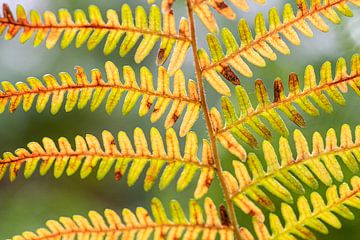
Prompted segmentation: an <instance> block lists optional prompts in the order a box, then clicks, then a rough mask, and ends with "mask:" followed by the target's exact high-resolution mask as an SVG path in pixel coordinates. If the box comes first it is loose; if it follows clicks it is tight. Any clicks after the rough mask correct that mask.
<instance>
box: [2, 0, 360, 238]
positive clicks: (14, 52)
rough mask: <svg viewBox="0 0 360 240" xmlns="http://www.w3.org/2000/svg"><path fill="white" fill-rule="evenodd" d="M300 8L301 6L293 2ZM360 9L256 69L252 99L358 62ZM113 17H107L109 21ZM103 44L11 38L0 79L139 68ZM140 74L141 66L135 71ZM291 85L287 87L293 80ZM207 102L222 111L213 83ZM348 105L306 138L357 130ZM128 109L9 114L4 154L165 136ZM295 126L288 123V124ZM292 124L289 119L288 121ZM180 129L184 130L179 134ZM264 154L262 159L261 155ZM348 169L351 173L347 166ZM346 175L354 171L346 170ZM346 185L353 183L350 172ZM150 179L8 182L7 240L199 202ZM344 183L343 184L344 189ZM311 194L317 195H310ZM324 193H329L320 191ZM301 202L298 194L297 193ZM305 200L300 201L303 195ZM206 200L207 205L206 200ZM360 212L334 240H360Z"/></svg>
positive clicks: (215, 192) (150, 61) (29, 5)
mask: <svg viewBox="0 0 360 240" xmlns="http://www.w3.org/2000/svg"><path fill="white" fill-rule="evenodd" d="M4 2H6V3H8V4H9V5H10V7H11V9H15V6H16V4H22V5H23V6H24V7H25V9H26V10H27V11H29V10H31V9H36V10H38V11H40V12H43V11H45V10H52V11H55V12H56V11H57V9H59V8H67V9H69V10H71V11H73V10H75V9H78V8H82V9H84V10H85V9H87V6H88V5H89V4H96V5H98V6H100V7H101V8H102V10H103V13H105V11H106V9H108V8H113V9H116V10H119V9H120V5H121V4H122V3H124V2H127V3H129V4H130V5H131V6H132V8H133V9H134V8H135V6H136V5H137V4H142V5H143V6H145V7H146V8H149V6H148V4H147V3H146V1H145V0H144V1H140V0H137V1H124V0H121V1H100V0H97V1H95V0H92V1H85V0H83V1H71V0H68V1H65V0H58V1H50V0H46V1H44V0H43V1H35V0H30V1H29V0H9V1H3V0H1V1H0V3H4ZM292 2H295V1H292ZM283 5H284V2H283V1H269V3H267V4H266V5H265V6H260V5H256V4H254V3H252V2H251V3H250V7H251V8H250V9H251V11H249V12H247V13H244V12H240V11H238V17H237V18H238V19H240V17H244V18H246V19H248V20H249V22H250V23H251V24H252V23H253V19H254V16H255V14H256V13H257V12H259V11H261V12H263V13H264V15H266V14H267V11H268V9H270V8H271V7H274V6H275V7H277V8H278V9H280V8H281V7H282V6H283ZM353 10H354V13H355V14H354V15H355V17H353V18H351V19H349V18H345V17H342V19H343V24H341V25H330V29H331V30H330V32H329V33H321V32H319V31H317V30H314V32H315V37H314V38H312V39H307V38H305V37H303V36H301V40H302V42H303V44H302V45H301V46H293V45H290V48H291V51H292V54H291V55H290V56H283V55H281V54H279V57H278V60H277V61H275V62H269V61H267V65H268V66H267V67H266V68H262V69H260V68H256V67H255V66H252V69H253V70H254V78H253V79H245V78H242V84H243V85H244V86H245V87H246V89H248V92H249V94H250V96H251V97H252V98H254V79H256V78H261V79H264V80H265V83H266V84H267V87H268V89H270V90H272V83H273V80H274V78H275V77H280V78H282V79H284V80H287V76H288V74H289V73H290V72H296V73H298V74H299V75H300V76H303V71H304V68H305V66H306V65H307V64H313V65H314V66H315V67H316V69H317V70H318V69H319V66H320V65H321V63H323V62H324V61H326V60H330V61H332V62H333V63H335V61H336V59H337V58H338V57H345V58H346V59H347V60H350V57H351V55H352V54H353V53H356V52H359V48H360V47H359V44H360V42H359V40H358V39H359V38H360V12H359V9H355V8H353ZM175 13H176V18H177V22H178V21H179V19H180V17H181V16H182V15H185V14H186V11H185V9H184V1H183V0H178V1H177V3H176V5H175ZM104 16H105V15H104ZM216 17H217V19H218V20H219V25H220V26H227V27H229V28H230V29H232V30H233V32H236V27H237V23H236V22H229V21H226V20H225V19H224V18H222V17H221V16H220V15H218V14H216ZM197 22H198V27H197V35H198V42H199V45H200V46H201V47H204V48H206V46H205V41H204V40H205V37H206V34H207V31H206V29H205V28H204V27H203V25H202V24H201V23H200V22H199V21H198V19H197ZM102 46H103V43H102V44H100V45H99V46H98V47H97V48H96V49H95V50H93V51H88V50H87V49H86V48H85V47H84V46H83V47H82V48H80V49H76V48H75V47H74V44H72V45H71V46H70V47H69V48H67V49H65V50H61V49H60V47H59V46H58V45H57V46H56V47H55V48H54V49H53V50H51V51H49V50H47V49H46V48H45V46H44V44H42V45H41V46H39V47H37V48H34V47H33V46H32V41H28V42H27V43H26V44H24V45H21V44H20V43H19V41H18V37H17V38H16V39H15V40H13V41H5V40H3V37H2V39H1V41H0V80H1V81H4V80H6V81H11V82H17V81H24V80H25V79H26V77H28V76H35V77H41V76H42V75H43V74H46V73H51V74H54V75H57V74H58V73H59V72H62V71H67V72H70V73H71V74H73V72H74V71H73V68H74V66H75V65H80V66H82V67H84V68H85V70H86V71H87V72H89V71H90V69H92V68H99V69H101V70H103V66H104V63H105V61H106V60H111V61H113V62H114V63H115V64H117V65H118V66H119V67H121V66H122V65H126V64H128V65H132V66H135V64H134V61H133V54H134V51H132V52H131V53H130V54H129V55H128V56H127V57H126V58H120V57H119V56H118V53H117V51H114V52H113V53H112V54H111V55H109V56H104V55H103V53H102ZM190 52H191V51H189V53H188V56H187V59H186V62H185V64H184V66H183V70H184V71H185V72H186V77H187V78H195V74H194V72H193V63H192V56H191V54H190ZM155 56H156V50H153V51H152V54H151V56H149V57H148V58H146V60H145V61H144V62H143V63H142V64H141V65H145V66H148V67H150V68H152V69H154V71H153V72H154V73H156V72H157V70H156V67H155V66H154V59H155ZM135 68H136V69H138V66H135ZM285 82H286V81H285ZM206 87H207V90H208V91H207V96H208V101H209V105H210V106H219V99H220V98H219V95H218V94H216V93H215V92H214V91H213V90H212V89H211V87H209V86H208V85H207V84H206ZM346 99H347V106H346V107H340V106H338V105H334V113H333V114H326V113H325V112H323V111H322V112H321V116H320V117H318V118H311V117H308V116H305V119H306V121H307V126H308V127H307V128H306V129H304V130H303V132H304V134H305V135H306V136H307V138H308V139H309V140H310V139H311V135H312V133H313V132H314V131H319V132H320V133H322V135H324V134H325V133H326V130H327V129H328V128H330V127H333V128H335V129H336V130H339V129H340V126H341V124H343V123H349V124H350V125H351V126H352V127H354V126H356V124H357V123H358V121H359V120H360V117H359V113H360V111H359V104H358V98H357V96H356V95H355V93H353V92H350V93H349V94H347V95H346ZM120 109H121V108H120V107H117V108H116V110H115V111H114V112H113V114H112V115H111V116H109V115H107V114H106V113H105V110H104V106H101V107H100V108H99V109H98V110H97V111H96V112H94V113H91V112H90V111H89V109H88V108H86V109H85V110H81V111H79V110H75V111H73V112H71V113H65V111H64V110H61V111H60V112H59V113H58V114H57V115H55V116H52V115H51V114H50V113H49V108H48V109H47V111H45V112H44V113H41V114H38V113H36V112H35V110H34V109H32V110H30V111H29V112H28V113H24V111H23V110H20V109H19V110H18V111H16V113H13V114H10V113H8V111H5V113H3V114H1V116H0V151H1V152H5V151H11V152H12V151H14V150H15V149H16V148H18V147H24V146H26V144H27V143H28V142H30V141H41V139H42V138H43V137H45V136H46V137H51V138H53V139H57V138H58V137H61V136H64V137H67V138H68V139H70V140H71V141H72V140H73V139H74V137H75V136H76V135H85V134H86V133H92V134H94V135H96V136H99V137H100V136H101V131H102V130H104V129H107V130H109V131H111V132H112V133H114V134H116V133H117V132H118V131H120V130H126V131H127V132H128V134H129V135H130V136H131V135H132V133H133V129H134V128H135V127H137V126H141V127H142V128H143V129H144V130H145V132H147V133H148V130H149V129H150V127H151V126H156V127H158V128H159V129H160V130H161V132H162V133H164V128H163V125H162V124H163V119H162V120H161V121H159V122H158V123H156V124H154V125H152V124H150V121H149V116H146V117H143V118H139V117H138V116H137V109H134V110H133V111H132V112H131V113H130V114H129V115H127V116H122V115H121V111H120ZM286 121H287V120H286ZM287 122H288V121H287ZM288 126H289V130H290V132H292V131H293V130H294V129H296V126H295V125H294V124H293V123H289V124H288ZM178 127H179V124H177V125H176V128H177V129H178ZM193 129H195V131H196V132H197V133H198V135H199V138H206V137H207V133H206V131H205V127H204V121H203V118H202V117H201V118H200V119H199V121H198V123H197V124H196V125H195V126H194V128H193ZM277 141H278V136H275V137H274V139H273V143H274V145H277V143H276V142H277ZM249 151H255V152H259V150H253V149H249ZM260 156H262V155H261V154H260ZM221 158H222V162H223V165H224V167H225V169H229V170H231V160H233V159H234V156H231V155H228V154H226V153H225V152H224V151H222V152H221ZM342 167H343V168H344V169H345V167H344V166H343V165H342ZM345 171H346V170H345ZM346 173H347V178H346V180H348V179H349V177H350V174H349V173H348V171H346ZM142 182H143V178H142V179H140V180H139V181H138V182H137V184H136V185H135V186H134V187H131V188H129V187H128V186H127V184H126V180H125V178H123V179H122V180H121V181H118V182H117V181H115V180H114V178H113V176H112V175H111V174H109V175H108V176H107V177H106V178H105V179H104V180H102V181H97V180H96V179H95V174H94V173H93V174H91V175H90V177H88V178H87V179H86V180H80V178H79V175H78V174H75V175H74V176H72V177H62V178H60V179H54V177H53V176H51V174H48V175H46V176H45V177H40V176H39V174H38V173H36V174H35V175H34V176H33V177H32V178H30V179H29V180H24V178H23V177H22V176H19V177H18V178H17V180H16V181H15V182H13V183H10V182H9V180H8V177H7V176H6V177H5V179H4V180H3V181H1V182H0V239H6V238H9V237H11V236H12V235H14V234H19V233H21V232H22V231H25V230H35V229H36V228H38V227H41V226H43V224H44V223H45V221H46V220H48V219H58V218H59V217H60V216H71V215H73V214H82V215H85V214H86V213H87V212H88V211H89V210H98V211H100V212H102V211H103V210H104V209H105V208H111V209H114V210H116V211H118V212H120V211H121V209H123V208H125V207H127V208H130V209H133V210H134V209H135V207H137V206H144V207H146V208H148V206H149V203H150V200H151V198H152V197H154V196H156V197H159V198H161V199H162V200H163V202H164V203H167V202H168V201H169V200H170V199H177V200H179V201H180V202H181V203H183V204H184V209H187V204H186V203H187V200H188V199H189V198H191V197H192V192H193V190H194V186H193V185H191V186H190V187H188V188H187V189H186V190H185V191H184V192H182V193H177V192H176V191H175V190H174V189H175V184H174V183H173V184H172V185H171V186H169V187H168V188H167V189H166V190H165V191H162V192H160V191H159V190H158V188H157V186H156V187H154V188H153V190H151V191H149V192H145V191H144V190H143V187H142ZM336 184H338V183H336ZM307 190H308V191H307V192H311V191H310V189H307ZM319 191H321V192H323V189H319ZM209 195H210V196H211V197H212V198H213V199H214V200H215V201H216V203H218V204H220V203H222V193H221V191H220V189H219V187H218V183H217V182H215V183H214V184H213V185H212V187H211V191H210V193H209ZM295 196H296V195H295ZM296 197H297V196H296ZM200 202H202V200H200ZM355 212H356V216H357V218H356V220H355V221H345V220H344V221H343V228H342V230H340V231H335V230H334V229H331V231H330V233H331V239H345V238H347V239H359V238H360V228H359V227H358V226H359V224H360V214H359V212H358V211H355ZM238 214H239V222H240V223H241V224H242V225H245V226H248V225H249V218H248V217H246V216H243V215H242V214H241V213H240V212H239V213H238ZM325 238H329V237H328V236H323V235H319V239H325Z"/></svg>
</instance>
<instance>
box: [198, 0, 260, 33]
mask: <svg viewBox="0 0 360 240" xmlns="http://www.w3.org/2000/svg"><path fill="white" fill-rule="evenodd" d="M255 1H256V2H257V3H260V4H264V3H265V0H255ZM230 2H231V3H232V4H233V5H235V6H236V7H237V8H239V9H241V10H243V11H247V10H249V6H248V4H247V1H246V0H230ZM192 8H193V10H194V12H195V13H196V15H197V16H198V18H199V19H200V20H201V22H202V23H203V24H204V25H205V26H206V28H207V29H208V30H209V31H210V32H212V33H217V32H218V31H219V28H218V25H217V22H216V19H215V17H214V15H213V14H212V12H211V10H210V8H213V9H214V10H216V11H217V12H218V13H220V14H221V15H222V16H224V17H225V18H227V19H230V20H234V19H235V18H236V13H235V12H234V11H233V9H232V8H231V7H229V6H228V5H227V4H226V3H225V1H224V0H193V5H192Z"/></svg>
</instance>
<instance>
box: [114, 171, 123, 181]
mask: <svg viewBox="0 0 360 240" xmlns="http://www.w3.org/2000/svg"><path fill="white" fill-rule="evenodd" d="M121 177H122V174H121V172H120V171H116V172H115V180H116V181H119V180H120V179H121Z"/></svg>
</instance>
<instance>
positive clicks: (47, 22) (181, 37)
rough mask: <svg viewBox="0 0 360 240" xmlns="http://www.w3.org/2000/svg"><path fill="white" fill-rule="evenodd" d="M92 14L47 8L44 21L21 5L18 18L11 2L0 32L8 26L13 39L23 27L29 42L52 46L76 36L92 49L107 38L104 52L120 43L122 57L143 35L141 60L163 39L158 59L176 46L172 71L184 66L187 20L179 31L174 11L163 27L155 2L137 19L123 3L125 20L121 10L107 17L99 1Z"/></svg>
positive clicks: (0, 19)
mask: <svg viewBox="0 0 360 240" xmlns="http://www.w3.org/2000/svg"><path fill="white" fill-rule="evenodd" d="M88 15H89V16H88V17H87V16H86V14H85V12H84V11H83V10H79V9H78V10H76V11H75V13H74V16H73V17H72V16H71V14H70V13H69V12H68V10H66V9H60V10H59V13H58V16H56V15H55V13H53V12H51V11H46V12H45V13H44V14H43V18H44V20H43V21H42V20H41V16H40V14H39V13H38V12H37V11H34V10H33V11H31V12H30V19H29V18H28V17H27V16H26V13H25V10H24V8H23V7H22V6H21V5H18V6H17V9H16V18H14V16H13V13H12V11H11V10H10V8H9V6H8V5H7V4H4V5H3V16H2V17H0V33H2V32H4V31H5V30H6V28H7V31H6V34H5V39H7V40H10V39H12V38H14V37H15V36H16V35H17V34H18V33H19V31H20V30H22V34H21V35H20V42H21V43H25V42H26V41H28V40H29V39H30V38H31V37H32V36H33V35H35V38H34V46H35V47H36V46H38V45H40V44H41V43H42V42H45V44H46V47H47V48H48V49H51V48H53V47H54V46H55V45H56V43H57V42H58V41H60V42H61V43H60V45H61V48H67V47H68V46H69V45H70V44H71V42H72V41H73V40H74V38H76V40H75V45H76V47H81V46H82V45H83V44H85V43H87V48H88V49H89V50H92V49H94V48H95V47H96V46H97V45H99V44H100V42H101V41H102V40H103V39H104V38H106V42H105V46H104V54H106V55H107V54H110V53H111V52H113V51H114V50H115V48H116V47H117V46H118V45H120V50H119V54H120V56H121V57H123V56H125V55H127V54H128V53H129V52H130V51H131V50H132V49H133V48H134V47H135V45H136V43H137V42H138V40H139V39H140V38H141V37H142V40H141V42H140V44H139V45H138V47H137V49H136V53H135V62H137V63H140V62H142V61H143V60H144V58H145V57H146V56H148V55H149V53H150V52H151V50H152V49H153V48H154V47H155V44H156V43H157V42H158V41H159V40H161V44H160V49H159V52H158V59H157V63H159V64H162V63H164V62H165V61H166V59H167V58H168V57H169V56H170V53H171V50H172V49H174V51H173V55H172V58H171V60H170V63H169V72H170V74H171V75H172V74H175V72H176V70H178V69H179V68H180V67H181V65H182V63H183V61H184V58H185V55H186V52H187V50H188V48H189V46H190V31H189V27H188V22H187V20H186V19H184V18H183V19H181V21H180V27H179V33H178V34H177V33H176V26H175V18H174V15H173V13H172V12H170V13H168V14H163V27H162V26H161V13H160V9H159V8H158V7H157V6H155V5H153V6H151V8H150V12H149V16H147V14H146V11H145V9H144V8H143V7H141V6H139V7H137V8H136V11H135V22H134V17H133V12H132V10H131V9H130V6H129V5H127V4H124V5H122V7H121V16H120V17H121V23H120V18H119V16H118V13H117V12H116V11H115V10H113V9H109V10H107V12H106V18H107V19H106V20H104V19H103V17H102V15H101V12H100V9H99V8H98V7H97V6H95V5H90V6H89V13H88ZM122 36H124V38H123V40H121V38H122ZM120 43H121V44H120ZM174 45H175V46H174Z"/></svg>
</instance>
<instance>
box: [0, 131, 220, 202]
mask: <svg viewBox="0 0 360 240" xmlns="http://www.w3.org/2000/svg"><path fill="white" fill-rule="evenodd" d="M102 139H103V148H102V146H101V144H100V142H99V140H97V138H96V137H95V136H93V135H90V134H88V135H86V137H85V138H84V137H81V136H77V137H76V138H75V146H76V147H75V149H73V148H72V147H71V144H70V143H69V141H68V140H67V139H66V138H59V140H58V146H59V147H57V146H56V144H55V142H54V141H53V140H51V139H50V138H44V139H43V144H42V145H41V144H39V143H36V142H31V143H29V144H28V149H29V150H27V149H25V148H19V149H18V150H16V151H15V154H13V153H10V152H5V153H4V154H3V159H1V160H0V179H1V178H3V177H4V174H5V173H6V172H7V169H9V176H10V180H11V181H13V180H15V178H16V177H17V175H18V172H19V171H20V168H21V167H22V166H23V165H25V166H24V176H25V178H29V177H31V176H32V174H33V173H34V171H35V170H36V167H37V165H38V164H40V167H39V169H40V174H41V175H45V174H46V173H47V172H49V170H50V168H51V166H52V165H53V166H54V176H55V177H56V178H59V177H61V176H62V175H63V174H64V172H66V174H67V175H73V174H74V173H76V171H78V170H79V169H80V176H81V178H86V177H87V176H88V175H89V174H90V173H91V172H92V171H93V170H94V169H96V166H97V165H99V166H98V169H97V175H96V176H97V178H98V179H99V180H100V179H102V178H104V177H105V176H106V175H107V174H108V173H109V171H110V169H111V168H112V167H113V165H115V168H114V172H115V178H116V179H117V180H120V178H121V177H122V176H123V175H124V174H125V173H126V172H128V174H127V182H128V185H129V186H132V185H134V184H135V183H136V181H137V180H138V179H139V177H140V175H141V173H142V172H143V171H144V169H145V167H146V165H147V164H148V163H149V167H148V168H147V171H146V176H145V180H144V189H145V190H146V191H148V190H150V189H151V188H152V186H153V185H154V182H155V180H156V178H157V177H160V181H159V187H160V189H164V188H165V187H167V186H168V185H169V183H170V182H171V181H172V180H173V179H174V178H175V177H176V174H177V173H178V172H179V171H181V172H182V173H181V175H180V177H179V179H178V181H177V190H178V191H181V190H183V189H184V188H186V187H187V186H188V185H189V183H190V182H191V180H192V179H193V178H194V177H195V173H196V172H197V171H198V170H199V169H200V170H201V175H200V177H199V180H198V183H197V187H196V190H195V193H194V195H195V198H200V197H201V196H203V195H204V194H205V193H206V192H207V190H208V188H209V186H210V185H211V182H212V180H213V178H214V174H215V173H214V172H215V167H214V161H213V159H212V155H211V150H210V145H209V143H208V142H207V141H206V140H203V149H202V158H201V161H200V160H199V159H198V157H197V151H198V139H197V136H196V134H195V133H193V132H189V133H188V134H187V136H186V144H185V149H184V156H183V157H182V156H181V152H180V146H179V141H178V138H177V136H176V133H175V131H174V130H173V129H172V128H169V129H168V130H167V131H166V146H167V151H165V146H164V142H163V139H162V137H161V135H160V133H159V131H158V130H157V129H156V128H152V129H151V131H150V139H151V141H150V142H151V147H152V151H151V150H150V149H149V147H148V143H147V140H146V138H145V135H144V132H143V131H142V130H141V129H140V128H136V129H135V131H134V145H135V150H134V148H133V145H132V143H131V141H130V139H129V137H128V136H127V134H126V133H125V132H119V134H118V142H119V146H117V145H116V143H115V139H114V136H113V135H112V134H111V133H110V132H108V131H103V133H102ZM163 168H164V169H163ZM162 169H163V171H162ZM161 171H162V173H161Z"/></svg>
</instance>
